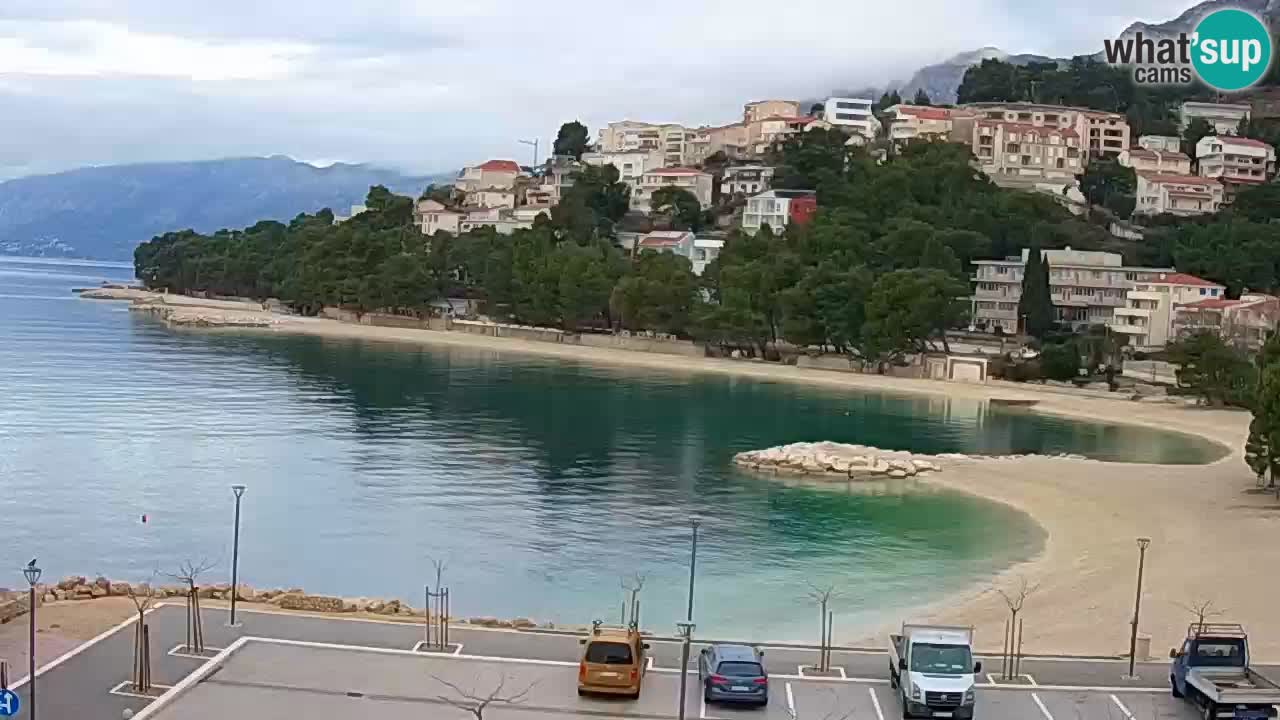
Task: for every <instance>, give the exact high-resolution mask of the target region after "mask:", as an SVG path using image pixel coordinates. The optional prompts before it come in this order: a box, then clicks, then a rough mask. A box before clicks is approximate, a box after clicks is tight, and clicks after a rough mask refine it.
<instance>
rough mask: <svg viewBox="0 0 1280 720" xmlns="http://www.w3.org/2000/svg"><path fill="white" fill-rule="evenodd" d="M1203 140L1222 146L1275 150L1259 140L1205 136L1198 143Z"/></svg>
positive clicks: (1230, 136)
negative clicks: (1215, 142) (1218, 143)
mask: <svg viewBox="0 0 1280 720" xmlns="http://www.w3.org/2000/svg"><path fill="white" fill-rule="evenodd" d="M1205 140H1210V141H1217V142H1220V143H1222V144H1223V145H1236V146H1239V147H1251V148H1259V149H1265V150H1274V149H1275V148H1273V147H1272V146H1271V145H1269V144H1267V143H1264V142H1262V141H1261V140H1254V139H1253V138H1242V137H1236V136H1235V135H1207V136H1205V137H1203V138H1200V142H1204V141H1205Z"/></svg>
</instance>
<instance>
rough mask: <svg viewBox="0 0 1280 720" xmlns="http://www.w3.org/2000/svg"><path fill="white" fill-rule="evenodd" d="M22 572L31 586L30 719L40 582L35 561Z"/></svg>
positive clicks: (32, 715) (33, 716)
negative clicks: (38, 586)
mask: <svg viewBox="0 0 1280 720" xmlns="http://www.w3.org/2000/svg"><path fill="white" fill-rule="evenodd" d="M22 574H23V575H25V576H26V578H27V584H28V585H30V586H31V596H30V597H31V606H30V612H31V648H30V649H31V654H30V655H29V656H28V659H29V660H30V661H31V665H30V671H29V673H28V675H27V702H28V703H30V705H31V709H30V710H28V711H27V712H28V713H29V717H30V718H31V720H36V583H38V582H40V568H38V567H36V561H35V560H32V561H31V562H29V563H27V566H26V567H25V568H23V569H22Z"/></svg>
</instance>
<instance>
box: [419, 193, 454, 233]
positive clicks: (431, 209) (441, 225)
mask: <svg viewBox="0 0 1280 720" xmlns="http://www.w3.org/2000/svg"><path fill="white" fill-rule="evenodd" d="M464 217H466V216H465V215H463V214H462V213H460V212H456V211H453V210H450V209H449V208H447V207H445V206H444V204H443V203H440V202H437V201H435V200H419V201H418V202H417V204H416V205H414V208H413V222H414V224H415V225H417V226H418V229H419V230H421V231H422V234H423V235H435V234H436V232H437V231H440V230H443V231H445V232H447V233H452V234H454V235H457V234H458V226H459V224H460V223H461V222H462V219H463V218H464Z"/></svg>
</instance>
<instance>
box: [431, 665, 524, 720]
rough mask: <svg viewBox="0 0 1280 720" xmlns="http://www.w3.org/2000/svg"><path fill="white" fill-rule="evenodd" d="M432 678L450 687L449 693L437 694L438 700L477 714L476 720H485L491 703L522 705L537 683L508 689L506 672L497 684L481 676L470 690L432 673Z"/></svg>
mask: <svg viewBox="0 0 1280 720" xmlns="http://www.w3.org/2000/svg"><path fill="white" fill-rule="evenodd" d="M431 679H432V680H435V681H436V682H438V683H440V684H441V685H443V686H445V687H446V688H448V690H449V693H450V694H448V695H437V696H436V700H439V701H440V702H442V703H444V704H446V705H450V706H453V707H455V708H458V709H459V710H463V711H466V712H468V713H470V714H471V715H473V716H475V719H476V720H484V713H485V711H486V710H488V709H489V707H490V706H491V705H501V706H505V707H512V706H515V705H520V704H521V703H523V702H524V701H525V700H527V699H528V697H529V692H530V691H531V690H533V688H534V686H536V685H537V683H536V682H534V683H530V684H528V685H526V686H524V689H522V690H514V691H509V690H507V680H508V679H509V678H508V677H507V675H506V674H505V673H504V674H502V675H500V676H499V677H498V681H497V683H496V684H494V683H485V682H484V681H483V678H481V679H480V682H479V683H478V685H476V686H474V687H472V688H471V689H469V690H468V689H464V688H462V686H460V685H456V684H454V683H451V682H449V681H448V680H445V679H444V678H441V677H438V676H436V675H432V676H431ZM481 687H490V689H489V690H482V689H480V688H481Z"/></svg>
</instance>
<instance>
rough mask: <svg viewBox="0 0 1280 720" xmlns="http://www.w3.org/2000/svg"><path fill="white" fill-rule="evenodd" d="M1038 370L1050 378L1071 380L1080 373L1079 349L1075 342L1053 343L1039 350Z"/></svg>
mask: <svg viewBox="0 0 1280 720" xmlns="http://www.w3.org/2000/svg"><path fill="white" fill-rule="evenodd" d="M1040 371H1041V372H1043V373H1044V376H1045V377H1047V378H1049V379H1050V380H1072V379H1074V378H1076V377H1077V376H1079V374H1080V351H1079V350H1078V349H1077V348H1076V346H1075V343H1072V342H1065V343H1053V344H1048V345H1045V346H1044V348H1043V349H1041V351H1040Z"/></svg>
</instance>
